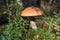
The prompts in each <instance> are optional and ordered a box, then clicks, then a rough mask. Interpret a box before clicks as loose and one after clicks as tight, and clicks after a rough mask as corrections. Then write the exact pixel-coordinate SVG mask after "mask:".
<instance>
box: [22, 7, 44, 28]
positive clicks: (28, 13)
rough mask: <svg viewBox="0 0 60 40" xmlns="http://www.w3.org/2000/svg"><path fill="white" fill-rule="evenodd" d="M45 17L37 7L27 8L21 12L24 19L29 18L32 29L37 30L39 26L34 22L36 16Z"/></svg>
mask: <svg viewBox="0 0 60 40" xmlns="http://www.w3.org/2000/svg"><path fill="white" fill-rule="evenodd" d="M42 15H43V11H42V10H41V9H40V8H37V7H33V6H32V7H28V8H25V9H24V10H23V11H22V12H21V16H22V17H28V20H29V22H30V27H31V28H32V29H37V25H36V22H35V21H34V20H35V19H34V17H35V16H42Z"/></svg>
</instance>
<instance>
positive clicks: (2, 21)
mask: <svg viewBox="0 0 60 40" xmlns="http://www.w3.org/2000/svg"><path fill="white" fill-rule="evenodd" d="M6 24H8V14H2V15H1V16H0V26H2V25H6Z"/></svg>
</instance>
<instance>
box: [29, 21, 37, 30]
mask: <svg viewBox="0 0 60 40" xmlns="http://www.w3.org/2000/svg"><path fill="white" fill-rule="evenodd" d="M30 27H31V28H32V29H34V30H36V29H37V25H36V22H35V21H30Z"/></svg>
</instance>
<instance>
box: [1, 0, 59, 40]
mask: <svg viewBox="0 0 60 40" xmlns="http://www.w3.org/2000/svg"><path fill="white" fill-rule="evenodd" d="M23 1H24V0H23ZM40 1H41V3H40V8H41V9H42V10H43V12H44V16H41V17H37V18H36V23H37V26H38V29H37V30H33V29H32V28H29V20H27V19H26V18H23V17H21V16H20V13H21V11H22V10H23V9H24V6H23V3H22V2H21V0H20V2H19V0H0V40H60V0H53V1H48V0H40ZM27 2H28V1H25V3H27ZM50 2H51V3H50ZM31 4H32V3H31Z"/></svg>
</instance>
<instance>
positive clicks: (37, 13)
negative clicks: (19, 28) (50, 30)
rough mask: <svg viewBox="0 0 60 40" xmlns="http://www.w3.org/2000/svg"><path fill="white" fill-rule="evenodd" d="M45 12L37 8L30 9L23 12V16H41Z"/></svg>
mask: <svg viewBox="0 0 60 40" xmlns="http://www.w3.org/2000/svg"><path fill="white" fill-rule="evenodd" d="M41 15H43V11H42V10H41V9H39V8H37V7H28V8H26V9H24V10H23V11H22V12H21V16H41Z"/></svg>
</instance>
